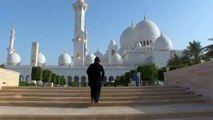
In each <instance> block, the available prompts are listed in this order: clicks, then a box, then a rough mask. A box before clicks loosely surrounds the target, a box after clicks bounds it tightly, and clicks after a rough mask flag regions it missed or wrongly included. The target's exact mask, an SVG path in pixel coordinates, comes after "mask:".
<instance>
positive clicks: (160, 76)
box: [158, 67, 167, 81]
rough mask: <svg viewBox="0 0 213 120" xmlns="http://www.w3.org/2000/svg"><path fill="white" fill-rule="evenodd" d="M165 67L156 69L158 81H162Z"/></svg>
mask: <svg viewBox="0 0 213 120" xmlns="http://www.w3.org/2000/svg"><path fill="white" fill-rule="evenodd" d="M166 71H167V70H166V67H162V68H160V69H158V80H160V81H164V74H163V73H164V72H166Z"/></svg>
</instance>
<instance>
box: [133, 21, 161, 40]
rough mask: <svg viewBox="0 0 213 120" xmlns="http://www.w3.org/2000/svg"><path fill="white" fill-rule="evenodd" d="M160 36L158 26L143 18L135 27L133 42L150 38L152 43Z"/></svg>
mask: <svg viewBox="0 0 213 120" xmlns="http://www.w3.org/2000/svg"><path fill="white" fill-rule="evenodd" d="M159 36H160V29H159V28H158V26H157V25H156V24H155V23H154V22H152V21H150V20H147V19H146V18H144V20H143V21H141V22H139V23H138V24H137V25H136V27H135V33H134V39H135V40H134V43H138V42H141V41H147V40H151V41H152V42H153V43H154V42H155V40H156V39H157V38H158V37H159Z"/></svg>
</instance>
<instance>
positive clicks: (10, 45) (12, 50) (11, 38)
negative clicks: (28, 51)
mask: <svg viewBox="0 0 213 120" xmlns="http://www.w3.org/2000/svg"><path fill="white" fill-rule="evenodd" d="M14 40H15V25H13V26H12V30H11V35H10V44H9V48H8V49H7V50H8V55H10V54H12V53H13V52H15V49H14Z"/></svg>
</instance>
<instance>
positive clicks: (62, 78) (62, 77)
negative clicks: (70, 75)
mask: <svg viewBox="0 0 213 120" xmlns="http://www.w3.org/2000/svg"><path fill="white" fill-rule="evenodd" d="M59 81H60V82H59V85H65V77H64V76H60V80H59Z"/></svg>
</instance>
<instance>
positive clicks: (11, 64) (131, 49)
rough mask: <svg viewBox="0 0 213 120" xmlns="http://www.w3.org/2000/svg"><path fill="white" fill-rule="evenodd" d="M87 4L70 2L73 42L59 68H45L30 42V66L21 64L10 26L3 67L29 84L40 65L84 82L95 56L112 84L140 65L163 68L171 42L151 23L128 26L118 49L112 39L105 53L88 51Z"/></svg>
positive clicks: (62, 56)
mask: <svg viewBox="0 0 213 120" xmlns="http://www.w3.org/2000/svg"><path fill="white" fill-rule="evenodd" d="M87 8H88V5H87V3H86V2H85V1H84V0H76V2H75V3H73V9H74V11H75V26H74V37H73V39H72V42H73V45H74V46H73V57H71V56H70V55H69V54H68V53H67V52H66V51H65V52H64V53H63V54H61V55H60V56H59V58H58V65H46V57H45V55H44V54H43V53H42V52H41V50H40V49H39V43H38V42H33V43H32V50H31V51H32V52H31V60H30V64H29V65H21V57H20V56H19V54H18V53H17V52H16V51H15V48H14V40H15V26H13V27H12V30H11V36H10V44H9V48H8V57H7V61H6V68H7V69H10V70H14V71H17V72H20V81H30V74H31V68H32V67H33V66H41V67H42V68H43V69H49V70H51V71H52V72H54V73H56V74H58V75H64V76H65V77H66V78H67V80H74V81H76V82H79V83H82V84H83V83H87V82H88V79H87V74H86V69H87V67H88V66H89V65H90V64H91V63H93V62H94V59H95V57H96V56H97V57H99V58H100V59H101V64H102V65H103V66H104V69H105V72H106V80H107V81H113V80H114V79H115V78H116V77H117V76H120V75H122V74H124V73H125V72H128V71H130V70H131V69H133V68H135V67H136V66H138V65H140V64H156V66H157V67H164V66H166V64H167V61H168V60H169V59H170V58H171V54H172V52H174V50H172V42H171V40H170V39H169V38H168V37H166V36H165V35H164V34H163V33H162V32H161V31H160V29H159V27H158V26H157V25H156V24H155V23H154V22H153V21H151V20H149V19H147V18H146V16H145V17H144V19H143V20H142V21H141V22H139V23H137V24H136V25H134V24H132V25H131V26H129V27H127V28H126V29H125V30H124V31H123V32H122V34H121V37H120V48H119V47H118V45H117V44H116V42H115V40H111V41H110V42H109V44H108V48H107V50H106V53H101V52H100V51H99V50H97V51H96V52H95V53H92V52H90V51H89V48H88V45H87V44H88V42H89V41H88V33H87V29H86V25H85V14H86V11H87Z"/></svg>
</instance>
